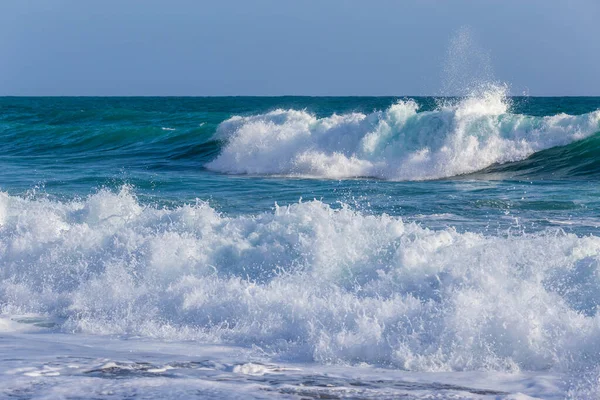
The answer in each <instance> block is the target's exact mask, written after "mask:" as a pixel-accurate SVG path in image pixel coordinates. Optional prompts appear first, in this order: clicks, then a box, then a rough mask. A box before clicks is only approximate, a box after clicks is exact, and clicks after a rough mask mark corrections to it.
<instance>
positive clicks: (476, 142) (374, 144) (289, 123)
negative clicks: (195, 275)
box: [206, 87, 600, 180]
mask: <svg viewBox="0 0 600 400" xmlns="http://www.w3.org/2000/svg"><path fill="white" fill-rule="evenodd" d="M508 111H509V101H508V100H507V97H506V88H504V87H495V88H492V89H490V88H488V90H485V91H483V92H482V93H481V94H479V95H473V96H470V97H467V98H465V99H462V100H460V101H455V102H446V104H441V105H440V106H438V108H437V109H435V110H433V111H422V112H419V106H418V104H417V103H416V102H415V101H413V100H404V101H399V102H397V103H396V104H394V105H392V106H390V107H389V108H388V109H387V110H385V111H376V112H373V113H371V114H363V113H350V114H343V115H337V114H334V115H331V116H329V117H325V118H317V117H315V116H314V115H311V114H310V113H308V112H306V111H298V110H282V109H278V110H275V111H271V112H269V113H266V114H260V115H253V116H246V117H241V116H235V117H232V118H230V119H229V120H227V121H225V122H223V123H221V125H220V126H219V127H218V129H217V134H216V138H217V139H220V140H223V141H225V142H226V143H225V146H224V148H223V149H222V150H221V153H220V154H219V156H218V157H217V158H216V159H214V160H213V161H212V162H210V163H208V164H207V165H206V166H207V168H209V169H211V170H215V171H219V172H224V173H230V174H266V175H287V176H298V177H314V178H334V179H337V178H352V177H376V178H381V179H388V180H425V179H437V178H445V177H451V176H456V175H461V174H467V173H471V172H475V171H479V170H482V169H484V168H486V167H488V166H490V165H493V164H497V163H506V162H512V161H518V160H523V159H525V158H527V157H528V156H530V155H531V154H533V153H535V152H538V151H540V150H543V149H547V148H551V147H555V146H562V145H566V144H568V143H571V142H573V141H576V140H580V139H583V138H585V137H588V136H590V135H592V134H594V133H595V132H598V131H600V110H598V111H595V112H592V113H588V114H583V115H576V116H573V115H567V114H558V115H554V116H548V117H534V116H527V115H519V114H511V113H509V112H508Z"/></svg>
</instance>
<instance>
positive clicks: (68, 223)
mask: <svg viewBox="0 0 600 400" xmlns="http://www.w3.org/2000/svg"><path fill="white" fill-rule="evenodd" d="M0 149H1V150H0V312H1V314H0V330H2V332H3V334H5V335H4V336H3V342H2V347H0V350H1V351H2V357H4V358H3V359H4V360H5V361H6V363H5V364H4V366H3V368H4V369H3V371H4V370H5V374H4V375H2V376H5V377H6V378H2V379H5V383H6V385H7V386H6V387H10V389H6V390H7V391H5V392H4V393H5V394H7V395H8V394H10V395H15V396H17V397H19V396H21V394H19V393H26V394H27V393H37V395H42V394H43V393H45V392H44V391H45V390H47V389H48V388H53V389H52V390H59V388H60V387H61V385H71V386H70V387H72V389H73V390H79V392H80V393H87V390H88V389H85V390H84V389H82V388H87V387H88V386H85V385H90V386H89V388H90V389H89V390H90V391H91V392H93V393H96V394H97V395H98V397H101V398H102V397H106V395H105V394H103V393H108V392H106V390H109V391H110V390H113V391H115V393H119V394H118V395H117V397H127V395H128V394H127V393H129V392H128V390H129V389H128V386H127V385H126V383H118V382H127V380H126V379H139V381H138V380H136V381H135V382H138V383H137V384H138V385H139V384H140V383H139V382H142V381H143V382H150V381H151V382H154V383H152V385H154V384H156V385H158V386H156V388H158V387H160V388H166V389H164V390H165V392H164V393H163V392H160V391H156V392H153V390H155V389H148V390H149V392H147V393H146V392H140V393H142V394H143V393H146V394H148V393H150V394H149V396H152V393H154V395H155V396H158V395H159V394H161V393H162V394H161V395H165V396H166V395H167V394H168V393H171V392H169V390H171V389H175V388H177V387H178V385H179V384H178V383H177V382H185V385H186V386H185V390H184V389H181V390H184V391H185V393H184V394H185V395H186V396H188V395H191V394H192V393H196V392H194V391H195V390H199V389H197V388H196V385H198V384H200V383H202V382H203V383H202V384H203V385H204V384H205V385H208V386H206V387H209V388H213V386H214V385H218V382H223V381H227V382H232V383H231V384H232V385H234V386H235V385H237V386H235V387H236V388H237V389H235V388H234V387H232V388H229V389H227V390H233V391H235V390H242V389H240V388H242V387H243V388H247V389H248V388H249V389H248V390H251V389H252V388H254V389H252V390H258V389H256V388H257V387H260V388H261V389H260V390H268V391H272V393H278V394H279V395H281V396H284V397H285V396H287V395H290V396H292V395H293V396H302V395H306V394H307V393H312V394H311V396H313V397H314V396H318V395H323V396H330V395H339V396H341V397H344V396H357V397H360V398H382V396H383V397H385V396H388V397H389V398H394V397H395V396H400V395H406V396H408V398H421V397H418V396H421V395H423V396H426V395H431V394H434V395H436V396H438V395H439V396H438V397H439V398H446V397H444V396H446V395H447V396H449V398H453V397H452V396H454V395H461V396H463V397H462V398H478V399H480V398H506V399H509V398H519V397H511V396H512V394H514V393H517V392H524V393H528V394H529V395H532V396H540V397H541V398H563V397H565V396H566V395H567V393H570V395H571V396H572V398H592V397H593V396H597V395H598V393H599V392H600V387H599V386H598V384H597V382H598V376H599V374H598V371H600V316H599V315H598V313H597V310H598V308H599V307H600V296H599V293H600V236H599V235H598V227H599V226H600V189H599V183H600V161H599V160H600V98H596V97H594V98H589V97H587V98H571V97H569V98H559V97H557V98H529V97H508V96H506V95H505V90H504V89H502V88H491V89H489V90H488V91H484V92H482V93H480V94H479V95H474V96H471V97H467V98H431V97H403V98H392V97H385V98H383V97H382V98H373V97H365V98H362V97H352V98H333V97H332V98H324V97H323V98H321V97H319V98H311V97H277V98H262V97H256V98H253V97H240V98H237V97H231V98H6V97H5V98H0ZM32 330H33V331H32ZM23 332H25V333H23ZM38 342H39V343H46V344H47V345H43V346H42V347H44V352H43V360H42V359H39V360H38V358H37V357H38V355H37V353H35V352H34V351H33V350H31V351H30V350H27V349H30V348H33V347H35V346H33V345H32V344H31V343H38ZM106 343H112V344H110V345H106ZM32 346H33V347H32ZM36 346H37V345H36ZM87 346H92V347H90V348H88V347H87ZM211 346H230V347H227V348H226V347H217V348H214V347H211ZM109 348H110V349H109ZM149 348H153V349H158V350H156V351H157V352H158V353H153V355H149V354H148V349H149ZM232 348H233V350H231V349H232ZM23 349H25V350H23ZM86 349H87V350H86ZM119 349H120V350H119ZM225 349H228V350H225ZM236 349H237V350H236ZM109 350H110V351H109ZM113 350H114V351H113ZM40 354H42V353H40ZM64 354H69V357H72V358H74V359H77V363H76V365H75V366H73V365H71V364H73V363H74V362H75V361H73V362H71V361H68V360H66V359H65V358H64ZM40 357H41V356H40ZM202 357H204V358H202ZM206 357H208V359H205V358H206ZM211 357H212V358H211ZM65 360H66V361H65ZM148 360H150V362H151V363H152V365H150V364H148V363H147V361H148ZM199 360H200V361H201V362H200V361H199ZM149 365H150V366H149ZM199 365H200V366H201V367H202V368H200V367H198V366H199ZM284 367H285V368H284ZM298 368H300V369H298ZM369 368H379V369H378V370H377V371H376V372H373V371H375V370H371V369H369ZM148 371H150V372H148ZM168 371H171V372H168ZM207 371H208V372H207ZM294 371H296V372H294ZM297 371H304V372H297ZM311 371H312V372H311ZM369 371H371V372H369ZM382 371H383V372H382ZM385 371H388V372H385ZM440 372H444V373H445V374H446V375H440ZM387 373H389V374H391V375H390V376H392V375H393V377H394V378H393V379H400V381H389V382H388V381H385V382H383V381H381V382H380V381H377V380H376V378H377V377H378V376H383V375H385V374H387ZM408 373H410V374H424V375H402V374H408ZM484 373H485V374H488V375H485V376H486V377H487V378H483V377H484V375H483V374H484ZM505 373H508V374H509V375H502V374H505ZM57 374H58V375H57ZM152 374H155V375H152ZM269 374H276V375H277V379H275V378H272V380H268V379H267V378H265V379H264V380H263V379H262V378H260V379H259V378H256V376H258V375H260V376H263V375H265V376H269ZM332 374H333V375H335V374H338V375H335V376H337V378H335V379H334V378H332V376H333V375H332ZM365 374H366V375H365ZM519 374H521V375H519ZM367 375H368V376H369V377H370V378H369V379H371V380H370V381H368V382H367V383H364V385H362V386H361V389H360V392H358V390H359V389H357V385H358V384H357V383H356V380H357V379H359V378H357V377H359V376H362V377H363V378H364V379H367V378H365V377H366V376H367ZM57 376H60V377H61V378H57ZM150 376H152V377H154V378H150ZM242 376H243V378H240V377H242ZM373 376H375V377H373ZM386 376H387V375H386ZM407 376H408V378H407ZM13 377H19V378H18V379H17V378H14V379H15V380H13ZM223 377H225V378H223ZM507 377H508V378H507ZM105 378H110V379H113V378H114V379H122V378H123V379H124V380H123V381H118V382H117V381H116V380H115V381H114V382H115V383H111V385H114V387H112V386H111V388H110V389H106V387H105V386H103V385H105V383H102V382H105V381H104V380H103V379H105ZM171 378H180V381H177V380H172V379H171ZM442 378H443V379H442ZM53 379H54V380H53ZM151 379H156V381H152V380H151ZM269 379H271V378H269ZM377 379H379V378H377ZM390 379H392V378H390ZM403 379H409V380H412V381H411V382H412V383H410V384H409V383H407V382H405V381H404V380H403ZM415 379H416V381H419V382H421V381H426V382H429V383H423V384H420V383H419V384H416V383H415V382H416V381H415ZM509 381H510V382H509ZM111 382H112V381H111ZM169 382H173V383H169ZM311 382H312V383H311ZM315 382H317V383H315ZM319 382H333V383H335V385H337V386H335V385H334V386H335V388H333V386H332V388H330V386H327V385H328V384H327V383H323V384H320V383H319ZM382 382H383V383H382ZM386 382H388V383H386ZM390 382H391V383H390ZM394 382H396V383H394ZM431 382H433V383H431ZM436 382H438V383H436ZM439 382H446V383H444V384H441V383H439ZM448 382H449V383H448ZM457 382H460V384H458V383H457ZM494 382H495V383H494ZM501 382H505V383H504V384H500V383H501ZM507 382H508V383H507ZM523 382H526V383H523ZM159 383H160V384H159ZM38 384H41V385H42V386H36V385H38ZM313 384H314V385H313ZM44 385H46V386H44ZM261 385H262V386H261ZM465 385H466V386H465ZM469 385H472V386H473V387H479V388H484V389H490V390H488V391H485V390H483V391H482V390H479V389H472V388H471V389H470V388H469V387H467V386H469ZM494 385H496V386H494ZM313 386H314V387H313ZM358 386H359V385H358ZM153 387H154V386H153ZM206 387H204V389H202V390H206ZM214 387H216V386H214ZM39 388H42V389H39ZM394 388H395V389H394ZM494 388H496V389H494ZM338 389H339V390H342V389H343V390H344V391H345V392H343V393H346V394H343V395H340V393H341V392H339V391H338V392H336V390H338ZM392 389H393V390H401V391H402V392H393V390H392ZM492 389H494V390H492ZM156 390H158V389H156ZM161 390H163V389H161ZM210 390H212V389H210ZM215 390H216V389H215ZM223 390H225V389H223ZM243 390H246V389H243ZM167 392H168V393H167ZM226 392H227V391H226ZM226 392H219V393H220V394H219V396H224V393H226ZM417 392H418V393H419V394H418V396H417V394H415V393H417ZM52 393H55V392H52ZM56 393H58V392H56ZM111 393H112V392H111ZM182 393H183V392H182ZM202 393H205V394H206V393H208V392H202ZM215 393H216V392H215ZM227 393H228V392H227ZM240 393H242V392H240ZM252 393H254V392H252ZM257 393H258V394H257ZM260 393H263V392H256V393H254V394H253V396H254V395H256V397H258V398H260V397H261V396H263V395H261V394H260ZM269 393H271V392H269ZM336 393H337V394H336ZM407 393H408V394H407ZM511 393H512V394H511ZM82 395H83V394H82ZM140 396H142V397H143V395H140ZM207 396H208V394H207ZM293 396H292V397H293ZM361 396H362V397H361ZM411 396H413V397H411ZM440 396H441V397H440ZM486 396H487V397H486ZM21 397H23V398H27V395H23V396H21ZM134 397H135V395H134ZM263 397H264V396H263Z"/></svg>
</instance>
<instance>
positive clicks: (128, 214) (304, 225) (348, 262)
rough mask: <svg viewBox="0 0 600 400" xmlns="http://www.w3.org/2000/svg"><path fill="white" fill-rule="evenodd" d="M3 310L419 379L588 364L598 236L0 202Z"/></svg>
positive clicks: (598, 340) (598, 300)
mask: <svg viewBox="0 0 600 400" xmlns="http://www.w3.org/2000/svg"><path fill="white" fill-rule="evenodd" d="M0 277H1V279H0V307H1V310H2V313H3V314H4V315H5V316H6V315H8V316H22V315H24V314H25V315H36V316H37V317H36V318H38V320H44V318H45V319H49V320H51V321H52V323H53V324H56V326H57V327H58V329H63V330H66V331H69V332H72V331H79V332H89V333H96V334H132V335H142V336H147V337H148V336H149V337H159V338H167V339H196V340H202V341H208V342H215V343H230V344H240V345H256V346H258V347H259V348H261V349H262V350H263V351H265V352H268V353H271V354H274V355H277V356H278V357H284V358H287V359H292V360H303V361H307V360H315V361H318V362H325V363H329V362H336V363H337V362H343V363H357V362H367V363H370V364H375V365H388V366H393V367H397V368H403V369H409V370H421V371H439V370H481V369H490V370H519V369H525V370H537V371H539V370H548V369H552V370H555V371H576V370H579V369H587V368H589V367H592V368H593V367H597V365H595V364H594V363H597V362H598V359H599V356H600V316H599V315H598V312H597V310H598V306H600V295H599V294H600V238H598V237H595V236H588V237H578V236H576V235H573V234H565V233H561V232H560V231H543V232H540V233H537V234H523V235H519V236H484V235H480V234H475V233H468V232H467V233H459V232H457V231H456V230H454V229H452V228H448V229H442V230H429V229H425V228H422V227H420V226H419V225H417V224H414V223H405V222H403V221H402V220H401V219H400V218H395V217H390V216H387V215H381V216H373V215H365V214H362V213H359V212H357V211H354V210H352V209H350V208H349V207H346V206H344V207H342V208H341V209H339V210H334V209H332V208H331V207H330V206H328V205H327V204H324V203H322V202H320V201H312V202H307V203H298V204H294V205H291V206H286V207H277V208H276V209H275V210H274V211H273V212H268V213H262V214H257V215H246V216H238V217H228V216H225V215H221V214H219V213H218V212H216V211H215V210H214V209H212V208H211V207H210V206H209V205H208V204H206V203H202V202H199V203H197V204H195V205H188V206H183V207H178V208H172V209H165V208H155V207H150V206H143V205H142V204H140V203H139V202H138V201H137V200H136V198H135V196H134V195H133V194H132V193H131V192H130V191H129V190H128V189H127V188H124V189H123V190H121V192H119V193H111V192H108V191H101V192H99V193H97V194H94V195H91V196H89V197H88V198H87V199H84V200H81V201H72V202H56V201H50V200H44V199H38V200H33V199H25V198H21V197H15V196H9V195H7V194H5V193H2V194H0Z"/></svg>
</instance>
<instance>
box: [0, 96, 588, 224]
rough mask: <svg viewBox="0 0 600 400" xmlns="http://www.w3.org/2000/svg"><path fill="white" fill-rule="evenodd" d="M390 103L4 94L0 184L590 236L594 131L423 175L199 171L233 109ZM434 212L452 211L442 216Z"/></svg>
mask: <svg viewBox="0 0 600 400" xmlns="http://www.w3.org/2000/svg"><path fill="white" fill-rule="evenodd" d="M412 99H414V100H415V101H416V102H417V103H418V105H419V107H420V108H419V111H420V112H427V111H430V112H431V111H433V110H436V108H437V107H438V104H439V103H440V101H439V99H435V98H430V97H424V98H420V97H416V98H412ZM398 100H399V99H398V98H391V97H385V98H373V97H365V98H361V97H352V98H323V97H319V98H309V97H281V98H259V97H257V98H245V97H242V98H236V97H231V98H2V99H0V132H1V135H0V146H1V147H2V149H3V150H2V154H1V155H0V168H1V170H2V174H1V176H0V188H1V189H2V190H4V191H6V192H8V193H10V194H11V195H18V196H32V195H35V196H48V197H50V198H56V199H60V200H64V199H73V198H76V197H85V196H88V195H89V194H91V193H94V192H96V191H98V190H99V189H101V188H109V189H111V190H118V189H119V188H120V187H121V186H123V185H130V186H131V187H132V188H133V192H134V193H135V194H136V196H137V197H138V198H139V199H140V201H142V202H143V203H147V204H155V205H158V206H179V205H182V204H185V203H194V202H195V201H196V200H197V199H201V200H206V201H208V202H209V203H210V204H211V206H212V207H214V208H215V209H217V210H219V211H222V212H225V213H228V214H244V213H257V212H262V211H267V210H271V209H272V208H273V206H274V204H275V203H278V204H280V205H284V204H290V203H295V202H297V201H298V200H299V199H305V200H312V199H319V200H322V201H324V202H326V203H328V204H331V205H332V206H334V207H335V206H336V204H338V203H339V202H342V203H346V204H350V205H352V206H353V207H356V208H357V209H359V210H363V211H365V212H367V213H375V214H380V213H388V214H390V215H398V216H402V217H405V218H408V219H411V220H412V219H414V220H420V221H421V222H422V223H423V224H425V225H433V226H455V227H456V228H457V229H475V230H477V231H482V230H483V231H489V230H492V231H493V230H496V229H506V228H508V227H510V226H513V225H514V224H518V226H519V228H520V229H523V230H528V231H531V230H537V229H543V228H546V227H549V226H560V227H561V228H563V229H567V230H569V231H575V232H577V233H580V234H585V233H592V232H593V229H594V228H595V225H594V226H589V225H588V223H587V222H586V223H584V224H580V223H577V221H587V220H588V219H589V218H592V219H593V218H595V217H596V213H597V209H598V204H599V203H598V201H599V200H598V192H597V182H598V179H599V177H600V161H598V160H599V159H600V158H598V156H599V155H600V151H599V150H598V149H599V145H598V143H600V142H599V140H600V137H599V136H598V134H597V132H593V131H594V128H593V127H592V128H591V130H590V131H589V132H587V133H586V134H587V135H588V136H589V137H588V138H587V139H584V140H582V141H576V140H574V141H573V142H574V143H572V144H568V145H566V146H557V147H554V148H550V149H548V150H542V151H540V152H535V153H534V154H532V155H531V156H529V157H521V158H523V159H524V161H517V162H508V163H502V164H500V163H492V164H491V165H490V166H487V165H486V166H484V168H482V169H481V170H477V171H472V172H471V173H460V174H457V175H455V176H452V175H450V176H441V177H436V176H434V178H439V179H433V180H427V181H410V180H409V181H406V180H405V179H400V180H399V181H395V180H394V181H390V180H389V179H372V178H369V177H360V176H358V177H357V176H352V175H351V174H350V176H341V177H338V176H332V177H329V176H327V174H320V175H317V176H315V177H312V179H310V178H308V179H307V178H306V177H296V176H291V177H290V176H281V175H285V171H282V173H277V171H275V173H267V174H262V173H256V174H246V173H244V172H245V171H240V172H241V173H239V174H227V173H221V172H219V171H214V170H211V169H209V168H207V167H206V165H207V163H209V162H210V161H212V160H214V159H215V158H216V157H217V155H218V154H219V152H220V151H221V148H222V147H223V146H224V145H225V142H224V141H222V140H221V141H219V140H215V132H216V130H217V128H218V126H219V124H221V123H222V122H224V121H225V120H227V119H229V118H231V117H233V116H251V115H261V114H265V113H268V112H270V111H273V110H277V109H285V110H288V109H294V110H305V111H306V112H308V113H310V114H313V115H314V116H316V117H317V118H327V117H329V116H331V115H334V114H337V115H344V114H348V113H366V114H368V113H373V112H376V111H381V110H386V109H387V108H388V107H390V106H391V105H392V104H395V103H396V102H397V101H398ZM400 100H403V99H400ZM404 100H406V99H404ZM509 103H510V106H509V112H510V114H522V115H527V116H532V117H534V118H542V117H545V116H550V117H552V116H554V115H560V114H561V113H565V114H572V115H581V114H584V115H585V114H588V115H590V114H589V113H593V112H595V111H596V110H598V109H600V98H590V97H584V98H571V97H568V98H525V97H517V98H511V99H509ZM492 117H493V118H496V116H495V115H493V116H492ZM497 118H499V119H501V118H503V116H500V117H497ZM596 125H597V124H596ZM596 128H598V126H596ZM572 129H573V130H576V129H578V128H577V127H573V128H572ZM596 130H600V129H596ZM542 135H543V132H542ZM275 146H276V145H274V148H275V151H277V148H276V147H275ZM325 151H328V152H331V151H336V149H335V147H332V148H326V149H325ZM389 162H390V163H393V162H394V160H390V161H389ZM426 178H427V177H426ZM444 214H451V215H452V216H451V217H448V218H444V217H443V215H444ZM427 215H437V217H436V218H435V221H431V220H429V219H428V218H426V217H425V218H423V217H422V216H427ZM419 217H421V219H419ZM588 222H589V221H588ZM557 224H558V225H557Z"/></svg>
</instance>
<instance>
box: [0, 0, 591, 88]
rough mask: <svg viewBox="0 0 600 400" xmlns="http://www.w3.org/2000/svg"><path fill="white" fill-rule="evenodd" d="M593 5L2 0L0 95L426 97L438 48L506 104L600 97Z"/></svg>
mask: <svg viewBox="0 0 600 400" xmlns="http://www.w3.org/2000/svg"><path fill="white" fill-rule="evenodd" d="M599 21H600V1H599V0H544V1H542V0H527V1H521V0H518V1H517V0H502V1H500V0H486V1H476V0H471V1H466V0H455V1H454V0H438V1H433V0H406V1H402V0H385V1H384V0H370V1H367V0H362V1H357V0H319V1H317V0H302V1H300V0H218V1H217V0H215V1H208V0H207V1H202V0H172V1H157V0H118V1H117V0H104V1H94V2H92V1H81V0H29V1H28V0H2V1H1V4H0V95H285V94H290V95H398V96H402V95H435V94H440V93H441V90H442V88H443V87H444V82H443V79H444V78H443V75H444V74H443V71H444V66H445V65H447V64H448V61H447V53H448V48H449V43H450V42H451V39H452V37H455V36H456V33H457V32H459V31H460V30H461V29H462V28H464V27H465V26H468V27H469V31H470V32H471V35H472V37H473V39H474V41H475V42H476V46H475V47H474V48H473V51H472V52H471V51H470V50H468V49H467V51H466V53H463V54H467V57H469V56H471V53H482V52H483V53H484V54H486V55H487V56H489V64H490V66H491V68H492V69H493V76H494V77H495V79H497V80H500V81H504V82H507V83H508V84H509V85H510V87H511V91H512V92H513V94H521V93H523V92H526V93H529V94H531V95H600V72H599V71H600V39H599V38H600V22H599Z"/></svg>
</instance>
